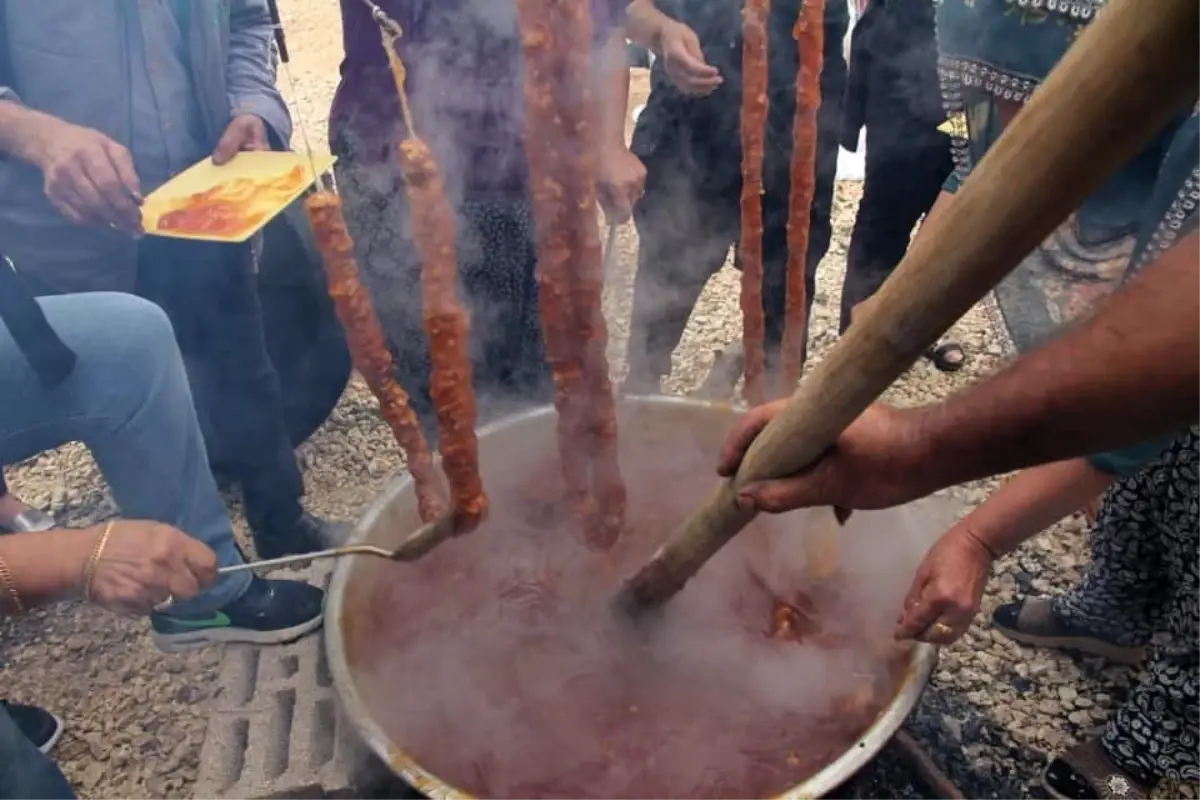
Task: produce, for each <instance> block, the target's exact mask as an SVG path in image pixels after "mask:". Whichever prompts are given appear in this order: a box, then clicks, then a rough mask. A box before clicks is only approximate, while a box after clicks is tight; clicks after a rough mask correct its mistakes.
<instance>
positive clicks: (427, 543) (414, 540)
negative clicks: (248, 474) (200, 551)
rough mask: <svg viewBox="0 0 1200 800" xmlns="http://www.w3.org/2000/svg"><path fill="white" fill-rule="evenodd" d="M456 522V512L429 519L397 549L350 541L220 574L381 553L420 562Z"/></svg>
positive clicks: (223, 570) (238, 566)
mask: <svg viewBox="0 0 1200 800" xmlns="http://www.w3.org/2000/svg"><path fill="white" fill-rule="evenodd" d="M455 522H456V520H455V516H454V513H453V512H451V513H450V514H448V515H447V516H445V517H442V518H441V519H438V520H434V521H433V522H428V523H426V524H424V525H422V526H421V527H419V528H417V529H416V530H415V531H413V533H411V534H410V535H409V537H408V538H407V539H405V540H404V541H403V542H402V543H401V544H400V546H399V547H397V548H396V549H395V550H388V549H386V548H383V547H376V546H375V545H370V544H350V545H344V546H342V547H331V548H329V549H328V550H318V551H316V552H314V553H300V554H299V555H294V556H281V557H279V558H268V559H266V560H264V561H249V562H246V563H244V564H232V565H230V566H228V567H221V568H220V569H218V570H217V574H218V575H232V574H233V573H235V572H245V571H246V570H248V569H270V568H273V567H286V566H288V565H290V564H301V563H304V562H307V561H317V560H319V559H322V558H341V557H342V556H377V557H379V558H386V559H388V560H390V561H416V560H417V559H418V558H420V557H421V556H423V555H425V554H426V553H428V552H429V551H430V550H432V549H433V548H434V547H436V546H437V545H439V544H441V543H442V542H443V541H445V540H446V539H448V538H450V537H451V536H453V535H454V531H455Z"/></svg>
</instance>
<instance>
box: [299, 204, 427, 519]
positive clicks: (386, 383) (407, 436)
mask: <svg viewBox="0 0 1200 800" xmlns="http://www.w3.org/2000/svg"><path fill="white" fill-rule="evenodd" d="M304 207H305V209H306V210H307V211H308V218H309V221H310V222H311V223H312V228H313V236H314V238H315V239H316V242H317V249H318V250H319V251H320V253H321V260H322V261H323V262H324V264H325V277H326V280H327V282H328V285H329V296H330V297H332V298H333V303H334V307H335V308H336V310H337V315H338V319H340V320H341V322H342V327H343V328H344V329H345V331H346V341H347V343H348V344H349V346H350V354H351V357H352V359H353V361H354V366H355V368H356V369H357V370H358V371H359V372H360V373H361V374H362V376H363V379H364V380H366V382H367V386H368V387H370V389H371V392H372V394H374V395H375V397H376V399H378V400H379V410H380V413H382V414H383V418H384V419H385V420H387V423H388V425H389V426H390V427H391V429H392V433H393V434H394V435H395V436H396V441H397V442H398V443H399V445H400V447H401V449H403V450H404V453H405V455H406V456H407V458H408V470H409V472H410V473H412V476H413V481H414V483H415V484H416V491H417V501H418V507H419V510H420V514H421V519H422V520H424V521H426V522H430V521H432V520H433V519H435V518H436V517H439V516H441V514H443V513H444V512H445V508H446V505H445V497H444V495H443V493H442V491H441V486H440V485H439V483H438V478H437V474H436V473H435V472H434V469H433V459H432V457H431V455H430V452H429V443H428V442H427V441H426V440H425V434H424V433H422V432H421V425H420V422H418V420H417V415H416V413H415V412H414V411H413V410H412V408H411V407H410V406H409V403H408V395H407V394H406V393H405V391H404V390H403V389H402V388H400V384H398V383H397V382H396V378H395V364H394V362H393V361H392V355H391V352H390V351H389V350H388V348H387V344H386V342H385V339H384V336H383V328H382V327H381V326H380V324H379V318H378V317H377V316H376V315H375V308H374V307H373V306H372V305H371V298H370V296H369V295H368V294H367V290H366V289H365V288H364V287H363V285H362V283H361V281H360V280H359V275H358V264H357V263H356V262H355V260H354V240H353V239H351V238H350V233H349V231H348V230H347V229H346V221H345V219H344V218H343V217H342V200H341V198H340V197H338V196H337V195H336V194H334V193H333V192H325V191H322V192H314V193H313V194H312V195H310V196H309V197H308V199H307V200H305V201H304Z"/></svg>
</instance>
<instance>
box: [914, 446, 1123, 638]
mask: <svg viewBox="0 0 1200 800" xmlns="http://www.w3.org/2000/svg"><path fill="white" fill-rule="evenodd" d="M1114 480H1115V477H1114V476H1113V475H1111V474H1109V473H1106V472H1103V471H1101V470H1099V469H1097V468H1096V467H1094V466H1092V464H1091V463H1090V462H1089V461H1088V460H1087V459H1084V458H1076V459H1072V460H1070V461H1058V462H1055V463H1053V464H1045V465H1043V466H1040V467H1033V468H1031V469H1027V470H1023V471H1022V472H1020V473H1018V474H1017V475H1016V476H1015V477H1014V478H1013V479H1012V480H1010V481H1008V482H1007V483H1006V484H1004V485H1003V486H1001V487H1000V488H999V489H998V490H997V491H996V492H995V494H993V495H992V496H991V497H989V498H988V499H987V501H986V502H985V503H983V505H981V506H979V507H978V508H976V509H975V510H974V511H972V512H971V513H970V514H968V515H967V516H966V517H964V518H963V519H962V520H960V521H959V522H958V523H957V524H956V525H955V526H954V527H952V528H951V529H950V530H948V531H947V532H946V533H945V534H943V535H942V537H941V538H940V539H938V541H937V542H936V543H935V544H934V546H933V547H932V548H931V549H930V550H929V552H928V553H926V555H925V558H924V559H923V560H922V561H921V564H920V566H919V567H918V568H917V573H916V575H915V577H914V578H913V582H912V585H911V586H910V587H909V590H908V594H907V596H906V597H905V599H904V606H903V609H902V611H901V613H900V619H899V621H898V622H897V623H896V631H895V636H896V638H897V639H920V640H923V641H929V642H933V643H936V644H949V643H950V642H952V641H954V640H955V639H957V638H958V637H959V636H961V635H962V634H963V633H964V632H965V631H966V630H967V628H968V627H970V625H971V620H972V619H974V618H975V615H976V614H978V613H979V606H980V603H981V601H982V598H983V590H984V587H985V586H986V584H987V579H988V574H989V573H990V572H991V567H992V562H993V561H995V560H996V559H997V558H999V557H1000V556H1002V555H1004V554H1005V553H1008V552H1011V551H1013V550H1015V549H1016V548H1017V547H1019V546H1020V545H1021V544H1022V543H1023V542H1025V541H1026V540H1028V539H1031V538H1033V537H1034V536H1036V535H1038V534H1039V533H1041V532H1042V531H1044V530H1046V529H1047V528H1049V527H1050V526H1051V525H1053V524H1054V523H1056V522H1058V521H1059V520H1061V519H1063V518H1064V517H1066V516H1068V515H1070V514H1072V513H1074V512H1075V511H1077V510H1078V509H1079V508H1080V507H1081V506H1082V505H1083V504H1084V503H1085V502H1087V501H1088V500H1090V499H1092V498H1094V497H1095V496H1097V495H1098V494H1100V493H1101V492H1103V491H1104V490H1105V489H1106V488H1108V487H1109V486H1110V485H1111V484H1112V483H1113V481H1114ZM935 623H938V625H936V626H935Z"/></svg>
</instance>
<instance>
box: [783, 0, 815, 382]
mask: <svg viewBox="0 0 1200 800" xmlns="http://www.w3.org/2000/svg"><path fill="white" fill-rule="evenodd" d="M792 36H793V37H794V38H795V39H796V47H797V50H798V51H799V56H800V68H799V71H798V73H797V75H796V115H795V118H794V122H793V129H792V167H791V176H790V177H791V184H790V189H789V196H788V238H787V243H788V262H787V300H786V312H785V316H784V319H785V326H784V331H783V354H782V360H783V388H784V394H785V395H786V394H790V393H791V392H792V391H793V390H794V389H795V388H796V383H797V382H798V381H799V380H800V372H801V370H803V368H804V336H805V329H806V328H807V326H808V319H807V316H808V305H807V298H806V297H805V285H804V274H805V269H806V264H807V261H808V233H809V223H810V221H811V219H812V211H811V209H812V201H813V193H814V191H815V188H816V168H817V111H818V109H819V108H820V106H821V67H822V64H823V62H824V53H825V50H824V47H825V0H804V3H803V5H802V7H801V9H800V13H799V14H798V15H797V17H796V27H795V28H794V29H793V31H792Z"/></svg>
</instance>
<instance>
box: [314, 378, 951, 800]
mask: <svg viewBox="0 0 1200 800" xmlns="http://www.w3.org/2000/svg"><path fill="white" fill-rule="evenodd" d="M630 403H632V404H639V405H644V404H649V405H663V406H670V405H675V406H686V407H692V408H707V409H716V410H721V411H728V412H729V413H734V411H735V407H734V406H733V405H732V404H730V403H720V402H709V401H704V400H695V399H692V398H687V397H667V396H659V395H639V396H630V395H626V396H623V397H621V398H619V399H618V404H619V405H627V404H630ZM555 413H556V412H555V409H554V407H553V406H550V405H546V406H538V407H536V408H532V409H529V410H527V411H522V412H519V413H517V414H512V415H509V416H506V417H502V418H501V419H498V420H495V421H494V422H491V423H489V424H487V425H485V426H483V427H481V428H480V429H479V437H480V438H483V437H486V436H488V435H489V434H491V433H494V432H495V431H498V430H503V429H506V428H510V427H513V426H514V425H520V424H523V423H525V422H529V421H531V420H535V419H538V418H540V417H547V416H553V415H554V414H555ZM411 485H412V476H411V475H409V474H408V473H405V474H403V475H400V476H398V477H396V478H395V479H394V480H393V481H392V482H391V483H390V484H388V486H387V488H385V489H384V490H383V491H382V492H381V493H380V494H379V496H378V497H376V498H375V500H374V501H373V502H372V503H371V505H370V506H369V507H368V508H367V510H366V512H365V513H364V514H363V516H362V518H361V519H359V521H358V523H357V524H356V525H355V526H354V531H353V533H352V534H351V536H350V540H349V542H348V544H357V543H360V542H362V541H364V540H365V539H366V537H367V534H368V532H369V531H370V530H371V529H372V527H374V524H375V522H376V520H377V519H378V518H379V516H380V514H382V513H383V511H384V509H385V508H388V507H389V506H390V505H391V503H392V502H393V501H394V500H395V498H396V497H398V496H399V495H401V494H403V493H404V492H406V491H408V490H409V489H410V487H411ZM353 568H354V559H349V558H346V559H341V560H340V561H339V562H338V564H337V565H336V566H335V567H334V571H333V577H332V578H331V580H330V582H329V594H328V597H327V599H326V607H325V630H324V633H323V635H324V637H325V650H326V655H327V657H328V663H329V670H330V673H331V675H332V677H333V687H334V689H335V690H336V692H337V695H338V699H339V700H340V702H341V704H342V708H343V710H344V711H345V714H346V716H347V717H349V719H350V721H351V722H352V723H353V724H354V728H355V730H356V731H357V732H358V734H359V736H361V737H362V739H363V741H364V742H365V743H366V745H367V747H369V748H370V749H371V752H373V753H374V754H375V755H376V756H377V757H378V758H380V759H381V760H382V761H383V762H384V763H385V764H386V765H387V766H388V768H389V769H391V770H392V771H393V772H394V773H396V774H397V775H398V776H400V777H401V778H403V779H404V780H406V781H408V783H409V784H411V785H412V786H413V788H415V789H416V790H417V791H418V792H420V793H421V794H423V795H425V796H426V797H429V798H433V800H451V799H452V798H453V799H454V800H459V799H460V798H462V799H466V798H473V797H474V795H471V794H468V793H466V792H464V791H462V790H461V789H458V788H455V787H454V786H452V785H451V784H450V783H448V782H447V781H445V780H443V779H442V778H439V777H438V776H436V775H434V774H433V773H431V772H429V771H427V770H426V769H425V768H424V767H422V766H421V765H420V764H419V763H417V761H416V760H415V759H413V758H412V757H411V756H409V755H408V754H407V753H406V752H404V751H403V750H401V749H400V748H399V747H397V746H396V744H395V743H394V742H392V741H391V739H390V738H389V737H388V736H387V734H385V733H384V732H383V729H382V728H380V727H379V724H378V723H377V722H375V719H374V718H373V717H372V716H371V715H370V713H369V712H368V710H367V707H366V705H365V704H364V703H363V700H362V698H361V697H359V694H358V689H357V687H356V686H355V683H354V679H353V677H352V676H351V674H350V666H349V664H348V663H347V661H346V651H345V648H344V647H343V640H342V612H343V602H342V601H343V598H344V597H345V594H346V584H347V582H348V581H349V578H350V571H351V570H352V569H353ZM937 658H938V648H937V647H935V646H933V645H930V644H926V643H923V642H918V643H916V644H914V646H913V647H912V650H911V656H910V658H909V663H908V666H907V668H906V669H905V675H904V681H903V683H902V684H901V685H900V688H899V690H897V692H896V694H895V695H894V696H893V697H892V700H891V702H889V703H888V705H887V706H886V707H885V708H884V710H883V711H882V712H881V713H880V714H879V716H878V717H876V718H875V721H874V722H873V723H872V724H871V727H869V728H868V729H867V730H866V732H864V733H863V735H862V736H860V737H859V738H858V740H857V741H855V742H854V744H852V745H850V747H848V748H847V749H846V752H844V753H842V755H840V756H838V757H837V758H836V759H834V760H833V761H831V762H830V763H829V764H827V765H826V766H825V767H823V768H822V769H821V770H820V771H819V772H817V773H816V774H815V775H813V776H812V777H810V778H808V779H807V780H805V781H804V782H803V783H800V784H798V785H796V786H793V787H792V788H790V789H788V790H787V791H785V792H783V793H781V794H779V795H778V796H777V797H778V798H780V800H809V798H817V797H824V796H825V795H827V794H828V793H830V792H832V791H833V790H835V789H837V788H838V787H839V786H841V785H842V784H843V783H845V782H846V781H847V780H849V779H850V778H852V777H854V775H855V774H856V773H857V772H858V771H859V770H860V769H862V768H863V767H864V766H866V764H867V762H869V761H870V760H871V759H872V758H874V757H875V756H876V755H878V753H879V751H880V750H882V749H883V746H884V745H885V744H887V742H888V740H890V739H891V738H892V736H893V735H894V734H895V733H896V731H898V730H899V729H900V726H901V725H903V724H904V720H905V719H907V718H908V715H909V714H910V713H912V710H913V708H914V707H915V706H916V704H917V701H918V700H919V699H920V697H921V693H922V691H924V689H925V686H926V685H927V684H928V683H929V678H930V676H931V675H932V674H933V668H934V666H935V665H936V664H937Z"/></svg>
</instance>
